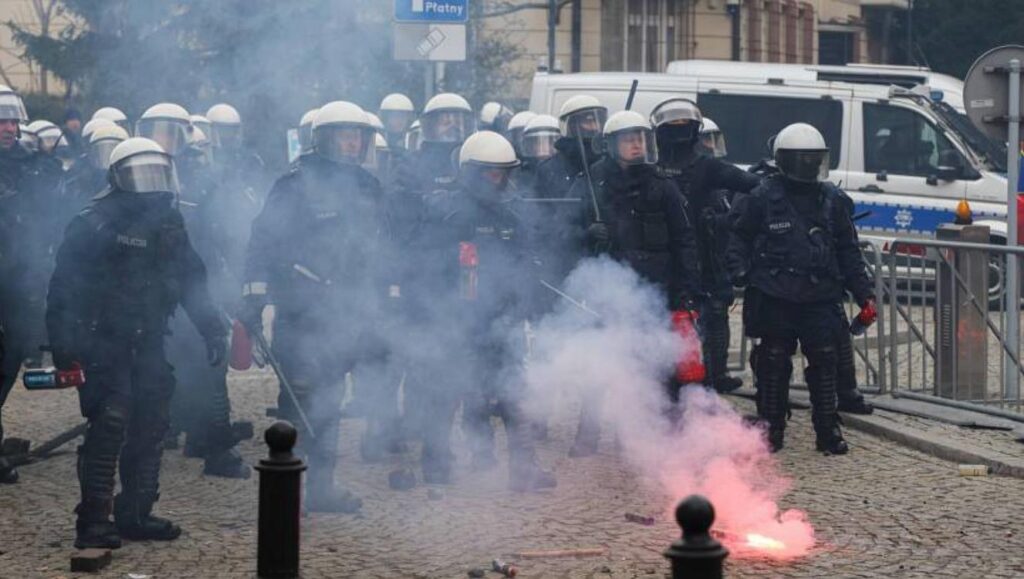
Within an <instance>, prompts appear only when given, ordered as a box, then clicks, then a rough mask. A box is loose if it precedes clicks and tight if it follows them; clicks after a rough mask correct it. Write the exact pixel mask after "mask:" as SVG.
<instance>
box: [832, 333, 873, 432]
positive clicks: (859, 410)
mask: <svg viewBox="0 0 1024 579" xmlns="http://www.w3.org/2000/svg"><path fill="white" fill-rule="evenodd" d="M836 356H837V360H836V395H837V396H838V398H839V410H840V411H841V412H849V413H850V414H871V413H872V412H874V411H875V407H874V406H872V405H871V403H870V402H868V401H866V400H864V395H863V394H861V392H860V390H858V389H857V368H856V367H855V366H854V363H853V338H852V337H850V334H849V332H843V335H842V336H841V337H840V338H839V342H838V344H837V347H836Z"/></svg>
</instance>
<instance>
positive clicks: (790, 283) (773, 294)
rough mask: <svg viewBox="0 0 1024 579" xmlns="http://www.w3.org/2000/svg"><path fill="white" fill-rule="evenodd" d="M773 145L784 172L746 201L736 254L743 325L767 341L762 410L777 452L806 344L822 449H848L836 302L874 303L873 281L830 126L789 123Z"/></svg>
mask: <svg viewBox="0 0 1024 579" xmlns="http://www.w3.org/2000/svg"><path fill="white" fill-rule="evenodd" d="M773 148H774V157H775V163H776V166H777V167H778V169H779V172H780V173H779V174H778V175H774V176H770V177H767V178H766V179H765V180H764V181H763V182H762V183H761V184H760V185H759V186H758V187H757V188H755V189H754V190H753V191H752V192H751V193H750V194H749V195H746V196H744V197H742V198H740V199H738V200H737V203H736V205H735V206H734V207H733V213H732V216H731V217H732V219H733V235H732V236H731V237H730V239H729V248H728V254H727V258H728V264H729V269H730V272H731V274H732V276H733V280H734V282H736V283H737V285H745V286H747V288H748V289H747V292H746V294H745V298H744V304H743V317H744V326H745V328H746V331H747V333H748V335H750V336H751V337H756V338H760V340H761V342H760V344H759V346H758V355H757V360H756V364H755V368H754V372H755V376H756V380H757V385H758V397H759V400H758V402H759V404H758V413H759V415H760V416H761V417H762V418H763V419H764V420H765V421H766V422H767V424H768V443H769V445H770V448H771V450H772V451H773V452H774V451H778V450H780V449H781V448H782V446H783V441H784V431H785V426H786V413H787V408H788V400H789V380H790V377H791V373H792V361H791V358H792V356H793V354H794V353H795V352H796V346H797V342H798V341H799V343H800V347H801V350H802V351H803V353H804V356H805V357H806V358H807V369H806V371H805V376H806V378H807V385H808V389H809V391H810V395H811V411H812V421H813V423H814V431H815V435H816V443H815V444H816V447H817V449H818V450H821V451H824V452H826V453H830V454H845V453H846V452H848V450H849V448H848V446H847V444H846V441H845V440H844V439H843V435H842V431H841V430H840V428H839V423H838V418H837V413H836V368H837V352H836V343H837V340H838V339H839V337H840V332H842V331H843V319H842V317H841V316H840V309H839V308H838V307H837V305H838V304H839V302H840V301H841V300H842V299H843V295H844V292H845V291H849V292H850V293H852V294H853V296H854V298H855V299H856V300H857V303H859V304H860V305H861V307H862V308H866V309H868V310H869V311H871V310H873V309H874V299H875V298H874V295H873V293H872V285H871V282H870V280H869V279H868V276H867V274H866V272H865V269H864V261H863V256H862V255H861V251H860V248H859V247H858V245H857V237H856V232H855V230H854V228H853V223H852V221H851V219H850V215H849V212H848V209H847V208H846V207H844V205H843V202H842V199H841V197H840V194H839V190H838V188H837V187H835V186H834V185H832V184H831V183H828V182H825V181H824V179H826V178H827V176H828V171H829V149H828V146H827V145H826V143H825V139H824V138H823V137H822V136H821V133H820V132H818V130H817V129H815V128H814V127H812V126H810V125H807V124H803V123H797V124H794V125H790V126H788V127H786V128H785V129H783V130H782V131H781V132H780V133H779V135H778V136H777V137H776V139H775V143H774V147H773Z"/></svg>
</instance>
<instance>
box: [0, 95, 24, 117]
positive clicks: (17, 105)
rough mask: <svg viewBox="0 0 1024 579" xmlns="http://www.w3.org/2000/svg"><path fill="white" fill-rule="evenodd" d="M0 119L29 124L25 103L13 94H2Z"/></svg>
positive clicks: (0, 97) (0, 98)
mask: <svg viewBox="0 0 1024 579" xmlns="http://www.w3.org/2000/svg"><path fill="white" fill-rule="evenodd" d="M0 119H4V120H15V121H21V122H28V113H26V112H25V103H23V102H22V101H21V97H20V96H18V95H16V94H14V93H13V92H5V93H0Z"/></svg>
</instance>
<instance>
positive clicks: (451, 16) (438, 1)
mask: <svg viewBox="0 0 1024 579" xmlns="http://www.w3.org/2000/svg"><path fill="white" fill-rule="evenodd" d="M468 19H469V0H395V20H396V21H397V22H466V21H467V20H468Z"/></svg>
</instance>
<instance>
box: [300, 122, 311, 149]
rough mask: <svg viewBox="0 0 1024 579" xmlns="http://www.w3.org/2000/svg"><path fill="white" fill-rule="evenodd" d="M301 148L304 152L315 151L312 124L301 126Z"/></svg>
mask: <svg viewBox="0 0 1024 579" xmlns="http://www.w3.org/2000/svg"><path fill="white" fill-rule="evenodd" d="M299 148H300V149H302V151H303V152H309V151H312V150H313V125H312V123H310V124H307V125H301V126H300V127H299Z"/></svg>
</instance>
